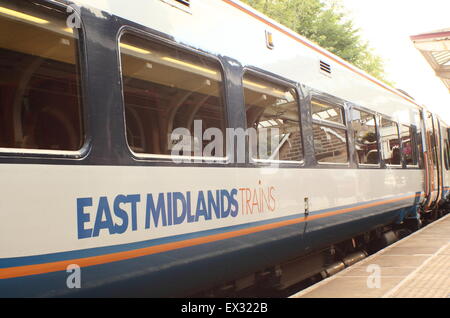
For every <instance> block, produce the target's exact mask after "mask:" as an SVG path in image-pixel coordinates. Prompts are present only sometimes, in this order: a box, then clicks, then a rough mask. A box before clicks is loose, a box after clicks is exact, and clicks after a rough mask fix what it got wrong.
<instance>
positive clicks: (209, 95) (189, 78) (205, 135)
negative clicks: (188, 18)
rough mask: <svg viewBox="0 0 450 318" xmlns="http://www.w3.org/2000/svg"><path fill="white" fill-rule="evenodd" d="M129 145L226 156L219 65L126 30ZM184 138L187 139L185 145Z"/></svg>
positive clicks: (143, 150) (155, 151) (163, 152)
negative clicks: (212, 143) (213, 144)
mask: <svg viewBox="0 0 450 318" xmlns="http://www.w3.org/2000/svg"><path fill="white" fill-rule="evenodd" d="M120 56H121V63H122V82H123V95H124V102H125V123H126V134H127V141H128V145H129V147H130V148H131V150H132V151H133V152H134V153H136V154H138V155H151V156H163V157H165V156H170V155H172V154H175V155H180V156H189V157H194V156H195V157H214V158H223V157H225V155H226V153H225V147H226V145H225V141H224V140H223V138H222V140H216V141H217V142H218V144H215V146H214V147H208V145H210V143H211V142H213V141H214V137H213V136H217V137H219V135H220V134H222V136H221V137H224V136H225V129H226V121H225V110H224V102H223V100H224V99H223V83H222V69H221V67H220V64H219V63H218V62H216V61H214V60H211V59H209V58H205V57H204V56H202V55H197V54H194V53H190V52H187V51H185V50H182V49H178V48H176V47H171V46H168V45H164V44H162V43H158V42H154V41H150V40H148V39H144V38H141V37H139V36H136V35H133V34H130V33H125V34H123V35H122V37H121V39H120ZM180 143H183V145H181V144H180Z"/></svg>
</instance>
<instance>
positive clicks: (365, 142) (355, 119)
mask: <svg viewBox="0 0 450 318" xmlns="http://www.w3.org/2000/svg"><path fill="white" fill-rule="evenodd" d="M352 128H353V133H354V138H355V148H356V154H357V157H358V164H361V165H364V164H378V163H379V162H380V155H379V153H378V139H377V125H376V121H375V116H374V115H373V114H370V113H367V112H364V111H361V110H358V109H352Z"/></svg>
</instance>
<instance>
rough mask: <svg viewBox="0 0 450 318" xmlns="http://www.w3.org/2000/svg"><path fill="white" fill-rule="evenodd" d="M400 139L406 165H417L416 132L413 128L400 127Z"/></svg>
mask: <svg viewBox="0 0 450 318" xmlns="http://www.w3.org/2000/svg"><path fill="white" fill-rule="evenodd" d="M400 129H401V131H400V137H401V138H402V153H403V157H404V159H405V162H406V165H408V166H413V165H417V156H416V155H415V149H416V146H415V145H414V138H413V136H414V130H413V128H412V127H409V126H406V125H400Z"/></svg>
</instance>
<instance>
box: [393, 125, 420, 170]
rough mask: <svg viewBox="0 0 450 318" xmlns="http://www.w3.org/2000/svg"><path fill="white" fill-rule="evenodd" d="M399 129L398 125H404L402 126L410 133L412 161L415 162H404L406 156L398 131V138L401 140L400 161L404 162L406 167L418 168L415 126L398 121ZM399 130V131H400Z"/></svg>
mask: <svg viewBox="0 0 450 318" xmlns="http://www.w3.org/2000/svg"><path fill="white" fill-rule="evenodd" d="M398 125H399V130H400V126H404V127H408V128H409V131H410V133H412V135H411V136H410V137H411V149H412V151H413V161H415V164H412V165H411V164H407V163H406V158H405V155H404V153H403V139H402V136H401V133H400V140H401V148H402V161H403V162H404V165H405V168H406V169H418V168H419V155H418V153H417V140H416V137H415V136H416V135H417V127H416V126H415V125H413V124H406V123H399V124H398ZM400 132H401V131H400Z"/></svg>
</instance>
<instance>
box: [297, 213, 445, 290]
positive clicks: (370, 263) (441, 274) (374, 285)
mask: <svg viewBox="0 0 450 318" xmlns="http://www.w3.org/2000/svg"><path fill="white" fill-rule="evenodd" d="M330 297H333V298H360V297H365V298H386V297H388V298H450V214H448V215H446V216H445V217H443V218H441V219H439V220H438V221H435V222H433V223H432V224H430V225H428V226H426V227H424V228H423V229H421V230H419V231H417V232H415V233H413V234H411V235H410V236H408V237H406V238H404V239H403V240H401V241H398V242H396V243H395V244H393V245H391V246H389V247H387V248H385V249H383V250H382V251H380V252H378V253H376V254H374V255H371V256H370V257H368V258H366V259H365V260H363V261H361V262H359V263H357V264H355V265H353V266H352V267H349V268H347V269H345V270H344V271H342V272H340V273H338V274H336V275H334V276H332V277H330V278H327V279H325V280H323V281H321V282H319V283H317V284H315V285H313V286H311V287H309V288H307V289H305V290H303V291H301V292H299V293H298V294H295V295H293V296H291V298H330Z"/></svg>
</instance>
